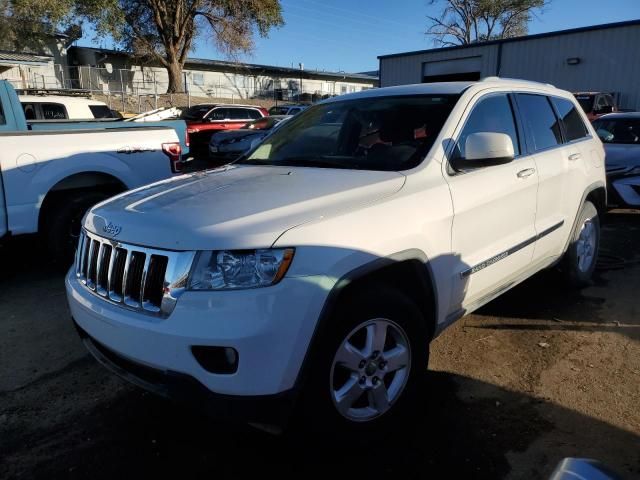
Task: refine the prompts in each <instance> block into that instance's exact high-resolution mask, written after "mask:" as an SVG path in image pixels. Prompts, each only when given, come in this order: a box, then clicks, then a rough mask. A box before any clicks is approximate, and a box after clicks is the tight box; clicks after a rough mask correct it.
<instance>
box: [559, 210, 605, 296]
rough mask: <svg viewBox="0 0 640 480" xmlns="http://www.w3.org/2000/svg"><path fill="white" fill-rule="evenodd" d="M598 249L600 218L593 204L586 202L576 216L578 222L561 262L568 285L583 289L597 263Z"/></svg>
mask: <svg viewBox="0 0 640 480" xmlns="http://www.w3.org/2000/svg"><path fill="white" fill-rule="evenodd" d="M599 247H600V218H599V216H598V210H597V209H596V207H595V206H594V205H593V203H591V202H589V201H586V202H585V203H584V205H583V206H582V209H581V210H580V214H579V215H578V222H577V223H576V227H575V229H574V231H573V233H572V235H571V241H570V244H569V248H568V250H567V253H566V254H565V256H564V259H563V262H562V271H563V272H564V274H565V277H566V278H567V281H568V282H569V284H570V285H572V286H575V287H584V286H587V285H589V284H590V283H591V277H592V276H593V272H594V271H595V268H596V263H597V261H598V249H599Z"/></svg>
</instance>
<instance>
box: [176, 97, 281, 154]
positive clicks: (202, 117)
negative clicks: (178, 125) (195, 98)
mask: <svg viewBox="0 0 640 480" xmlns="http://www.w3.org/2000/svg"><path fill="white" fill-rule="evenodd" d="M268 115H269V112H268V111H267V110H266V109H265V108H262V107H258V106H255V105H224V104H211V103H204V104H200V105H194V106H193V107H190V108H188V109H185V110H183V112H182V115H181V116H180V118H182V119H183V120H184V121H185V122H187V134H188V135H189V143H190V152H191V153H192V154H193V156H194V157H196V158H198V157H201V156H203V155H204V156H205V157H206V155H207V153H208V147H209V140H210V138H211V135H213V134H214V133H216V132H220V131H223V130H235V129H238V128H242V126H243V125H245V124H246V123H247V122H250V121H252V120H257V119H259V118H262V117H266V116H268Z"/></svg>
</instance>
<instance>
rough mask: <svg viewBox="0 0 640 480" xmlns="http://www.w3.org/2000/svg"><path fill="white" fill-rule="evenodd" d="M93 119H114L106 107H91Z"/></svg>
mask: <svg viewBox="0 0 640 480" xmlns="http://www.w3.org/2000/svg"><path fill="white" fill-rule="evenodd" d="M89 110H91V113H92V114H93V118H113V114H112V113H111V110H110V109H109V107H107V106H106V105H89Z"/></svg>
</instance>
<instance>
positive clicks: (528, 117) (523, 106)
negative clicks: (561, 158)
mask: <svg viewBox="0 0 640 480" xmlns="http://www.w3.org/2000/svg"><path fill="white" fill-rule="evenodd" d="M517 97H518V107H519V109H520V112H521V114H522V118H523V119H524V121H525V123H526V124H527V126H528V129H529V132H530V134H531V137H532V138H531V139H532V140H533V146H534V148H535V150H536V151H538V150H544V149H545V148H551V147H555V146H557V145H560V144H561V143H562V135H561V134H560V122H559V120H558V119H557V118H556V115H555V113H553V110H552V109H551V105H550V104H549V99H547V97H544V96H542V95H532V94H528V93H519V94H518V95H517Z"/></svg>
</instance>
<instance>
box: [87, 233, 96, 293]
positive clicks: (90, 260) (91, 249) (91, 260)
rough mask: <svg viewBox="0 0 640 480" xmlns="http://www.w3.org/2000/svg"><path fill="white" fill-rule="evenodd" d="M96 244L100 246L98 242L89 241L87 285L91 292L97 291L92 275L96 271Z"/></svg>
mask: <svg viewBox="0 0 640 480" xmlns="http://www.w3.org/2000/svg"><path fill="white" fill-rule="evenodd" d="M96 244H98V241H97V240H89V254H88V255H87V274H86V279H87V282H86V285H87V287H89V288H90V289H91V290H95V284H94V283H93V281H92V278H91V277H92V275H93V272H94V269H95V263H94V256H95V254H96V253H97V252H96V251H95V248H96Z"/></svg>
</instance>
